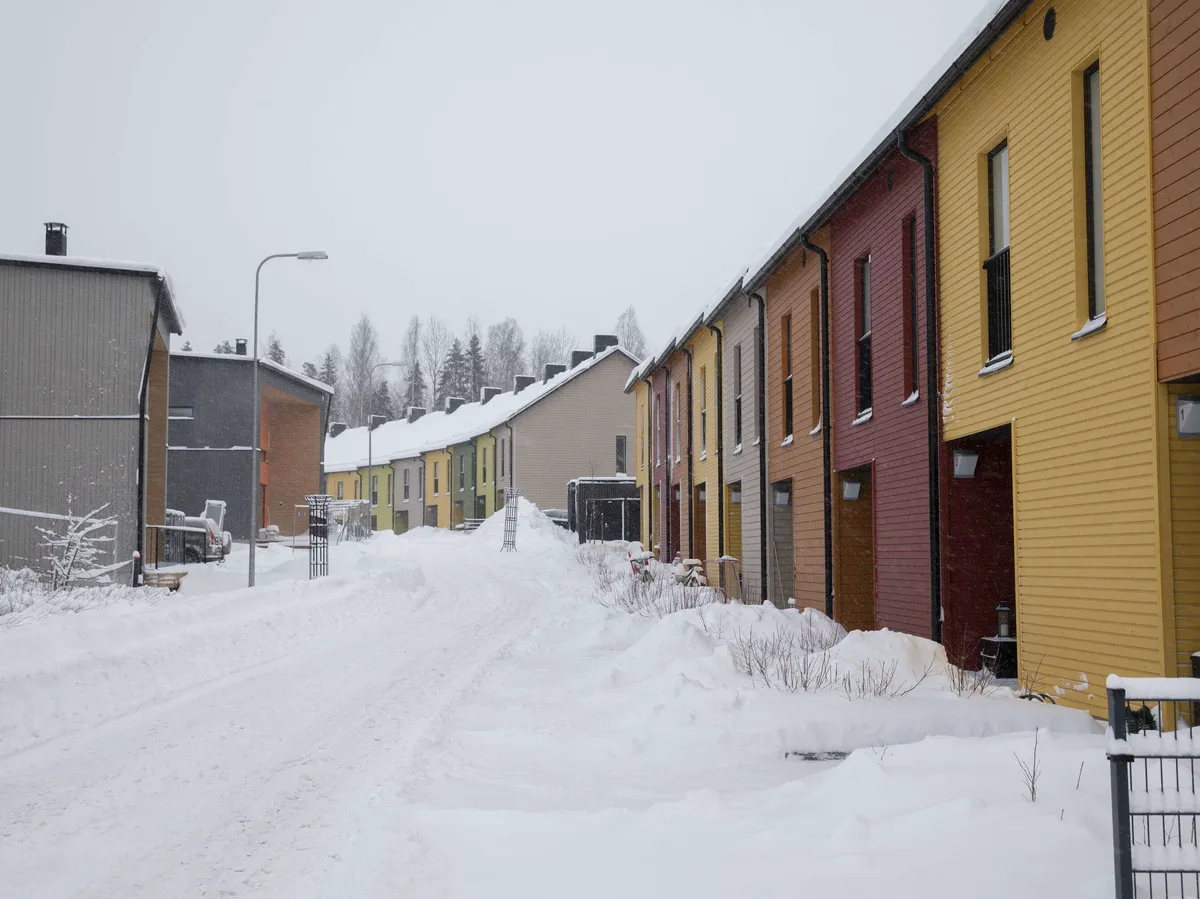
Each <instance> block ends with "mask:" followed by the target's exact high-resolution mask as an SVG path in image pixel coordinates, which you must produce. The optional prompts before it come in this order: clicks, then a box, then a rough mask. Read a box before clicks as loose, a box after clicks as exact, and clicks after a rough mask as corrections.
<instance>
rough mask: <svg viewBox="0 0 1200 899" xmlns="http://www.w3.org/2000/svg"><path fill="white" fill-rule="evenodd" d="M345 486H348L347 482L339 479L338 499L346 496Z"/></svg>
mask: <svg viewBox="0 0 1200 899" xmlns="http://www.w3.org/2000/svg"><path fill="white" fill-rule="evenodd" d="M345 487H346V484H345V482H344V481H338V485H337V498H338V499H343V498H344V494H345Z"/></svg>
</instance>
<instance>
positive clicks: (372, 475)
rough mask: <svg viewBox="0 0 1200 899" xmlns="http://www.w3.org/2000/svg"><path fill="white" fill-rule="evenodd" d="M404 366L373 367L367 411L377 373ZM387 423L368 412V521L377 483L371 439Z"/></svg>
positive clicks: (379, 364)
mask: <svg viewBox="0 0 1200 899" xmlns="http://www.w3.org/2000/svg"><path fill="white" fill-rule="evenodd" d="M403 365H404V363H403V362H376V363H375V364H374V365H372V366H371V383H370V384H369V385H368V387H369V389H368V390H367V409H368V410H369V409H370V408H371V400H373V399H374V398H375V372H376V371H377V370H378V369H381V368H388V367H393V368H398V367H400V366H403ZM377 418H378V419H379V421H378V422H376V421H375V419H377ZM386 421H387V419H385V418H384V417H383V416H382V415H372V414H371V413H370V412H369V411H368V412H367V484H366V487H367V489H366V491H365V492H366V494H367V503H368V505H367V516H368V520H369V518H370V515H371V514H372V510H373V509H374V508H375V495H374V491H373V490H372V489H371V485H372V484H373V483H374V482H375V481H374V478H375V472H374V471H373V470H372V469H373V468H374V467H375V463H374V458H373V455H372V451H373V449H374V447H372V445H371V438H372V435H374V433H375V429H376V428H377V427H379V425H381V424H383V423H384V422H386ZM371 530H372V531H374V530H375V529H374V528H371Z"/></svg>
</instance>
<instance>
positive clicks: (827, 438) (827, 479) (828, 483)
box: [800, 234, 833, 618]
mask: <svg viewBox="0 0 1200 899" xmlns="http://www.w3.org/2000/svg"><path fill="white" fill-rule="evenodd" d="M800 245H801V246H802V247H804V249H806V250H810V251H811V252H813V253H816V254H817V258H819V259H820V260H821V468H822V475H823V480H822V483H823V485H824V492H825V495H824V497H823V498H822V506H823V509H824V514H825V614H826V615H828V616H829V617H830V618H832V617H833V427H832V422H833V416H832V415H831V414H830V406H831V405H832V401H831V400H830V383H829V254H828V253H826V252H825V250H824V249H822V248H821V247H819V246H817V245H816V244H814V243H813V242H812V241H811V240H810V239H809V236H808V235H807V234H802V235H800Z"/></svg>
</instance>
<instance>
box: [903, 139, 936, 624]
mask: <svg viewBox="0 0 1200 899" xmlns="http://www.w3.org/2000/svg"><path fill="white" fill-rule="evenodd" d="M896 149H898V150H899V151H900V155H901V156H903V157H904V158H905V159H908V160H910V161H912V162H915V163H917V164H918V165H920V166H921V170H922V172H923V174H924V192H925V207H924V216H923V218H924V225H925V392H926V393H927V394H928V396H927V397H926V398H925V405H926V409H927V413H926V418H927V420H928V421H927V429H928V438H927V439H928V441H929V446H928V452H929V621H930V624H929V632H930V634H931V635H932V636H933V639H934V640H935V641H937V642H938V643H940V642H942V542H941V529H942V522H941V507H942V489H941V466H940V461H941V460H940V458H939V454H940V452H941V440H940V439H939V437H938V424H939V422H938V351H937V306H936V303H935V298H934V292H935V290H936V289H937V277H936V273H935V272H934V243H933V242H934V233H933V216H934V210H933V174H934V173H933V162H932V161H930V160H929V159H928V158H927V157H925V156H923V155H921V154H920V153H918V152H917V151H916V150H914V149H912V147H910V146H909V145H908V141H907V138H906V137H905V134H904V132H903V131H897V132H896Z"/></svg>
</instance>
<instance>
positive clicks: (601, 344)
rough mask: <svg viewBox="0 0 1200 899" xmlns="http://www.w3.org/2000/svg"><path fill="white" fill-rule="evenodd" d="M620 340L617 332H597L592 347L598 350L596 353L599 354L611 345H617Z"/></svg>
mask: <svg viewBox="0 0 1200 899" xmlns="http://www.w3.org/2000/svg"><path fill="white" fill-rule="evenodd" d="M620 342H621V341H620V339H619V338H618V337H617V335H616V334H597V335H596V336H595V337H594V338H593V339H592V347H593V349H594V350H595V351H596V355H597V356H599V355H600V354H601V353H603V352H604V351H605V350H607V349H608V348H609V347H610V346H616V345H617V344H618V343H620Z"/></svg>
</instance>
